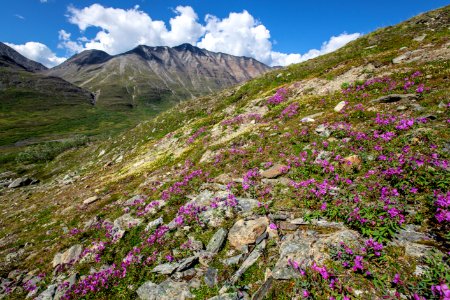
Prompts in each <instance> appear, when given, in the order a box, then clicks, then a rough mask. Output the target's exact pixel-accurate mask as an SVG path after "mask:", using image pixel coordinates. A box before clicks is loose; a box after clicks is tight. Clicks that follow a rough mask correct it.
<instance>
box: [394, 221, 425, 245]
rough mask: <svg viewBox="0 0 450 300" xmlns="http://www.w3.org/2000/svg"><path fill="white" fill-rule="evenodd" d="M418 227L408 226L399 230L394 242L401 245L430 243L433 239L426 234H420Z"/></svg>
mask: <svg viewBox="0 0 450 300" xmlns="http://www.w3.org/2000/svg"><path fill="white" fill-rule="evenodd" d="M419 229H420V227H419V226H416V225H411V224H408V225H406V226H405V227H404V228H403V229H401V230H400V231H399V232H398V233H397V234H396V235H395V239H394V242H396V243H399V244H403V243H406V242H413V243H417V242H430V241H433V238H432V237H431V236H429V235H428V234H427V233H424V232H420V231H419Z"/></svg>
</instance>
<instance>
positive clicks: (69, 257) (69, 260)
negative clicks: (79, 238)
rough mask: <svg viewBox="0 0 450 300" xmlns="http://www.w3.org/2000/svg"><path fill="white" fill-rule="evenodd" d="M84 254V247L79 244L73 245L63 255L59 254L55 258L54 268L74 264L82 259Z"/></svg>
mask: <svg viewBox="0 0 450 300" xmlns="http://www.w3.org/2000/svg"><path fill="white" fill-rule="evenodd" d="M82 252H83V246H82V245H79V244H77V245H73V246H72V247H70V248H69V249H67V250H66V251H65V252H63V253H57V254H56V255H55V257H54V258H53V268H54V267H56V266H58V265H67V264H73V263H74V262H76V261H77V260H78V259H79V258H80V255H81V253H82Z"/></svg>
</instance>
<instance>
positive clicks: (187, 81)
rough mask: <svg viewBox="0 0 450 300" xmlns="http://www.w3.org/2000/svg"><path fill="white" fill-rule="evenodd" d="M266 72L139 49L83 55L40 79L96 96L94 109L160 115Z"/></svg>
mask: <svg viewBox="0 0 450 300" xmlns="http://www.w3.org/2000/svg"><path fill="white" fill-rule="evenodd" d="M269 69H270V67H268V66H266V65H264V64H262V63H260V62H258V61H256V60H255V59H252V58H247V57H237V56H233V55H228V54H223V53H215V52H210V51H207V50H204V49H200V48H197V47H194V46H192V45H190V44H183V45H180V46H177V47H173V48H170V47H149V46H143V45H141V46H138V47H136V48H135V49H133V50H130V51H128V52H126V53H123V54H119V55H115V56H111V55H109V54H107V53H105V52H103V51H99V50H86V51H83V52H82V53H80V54H77V55H75V56H73V57H71V58H70V59H68V60H67V61H66V62H64V63H62V64H61V65H59V66H57V67H55V68H52V69H50V70H46V71H45V72H44V74H47V75H52V76H58V77H61V78H64V79H65V80H67V81H70V82H72V83H74V84H76V85H78V86H80V87H83V88H85V89H87V90H89V91H92V92H94V93H96V95H97V105H99V106H104V107H110V108H111V107H112V108H117V109H121V108H122V109H123V108H126V107H129V108H133V107H134V108H135V107H141V106H143V107H151V108H153V109H155V110H159V111H161V110H163V109H164V108H166V107H168V106H169V105H170V104H173V103H178V102H179V101H180V100H185V99H189V98H194V97H197V96H201V95H205V94H208V93H211V92H213V91H217V90H220V89H222V88H225V87H230V86H232V85H235V84H237V83H240V82H243V81H246V80H249V79H252V78H254V77H256V76H258V75H261V74H263V73H264V72H266V71H268V70H269Z"/></svg>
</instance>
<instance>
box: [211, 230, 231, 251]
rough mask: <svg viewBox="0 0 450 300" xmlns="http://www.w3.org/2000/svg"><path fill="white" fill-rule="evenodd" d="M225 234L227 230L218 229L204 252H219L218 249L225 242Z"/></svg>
mask: <svg viewBox="0 0 450 300" xmlns="http://www.w3.org/2000/svg"><path fill="white" fill-rule="evenodd" d="M227 234H228V230H226V229H225V228H220V229H219V230H217V231H216V233H214V235H213V236H212V238H211V239H210V240H209V243H208V245H207V246H206V251H209V252H211V253H217V252H219V250H220V248H221V247H222V245H223V243H224V242H225V239H226V238H227Z"/></svg>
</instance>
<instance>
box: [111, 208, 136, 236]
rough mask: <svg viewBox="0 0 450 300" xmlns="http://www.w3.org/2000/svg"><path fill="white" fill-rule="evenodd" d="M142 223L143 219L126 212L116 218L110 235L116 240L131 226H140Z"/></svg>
mask: <svg viewBox="0 0 450 300" xmlns="http://www.w3.org/2000/svg"><path fill="white" fill-rule="evenodd" d="M141 223H142V220H141V219H135V218H133V217H132V216H131V215H130V214H124V215H123V216H121V217H118V218H117V219H115V220H114V224H113V227H112V229H111V230H110V232H109V233H110V235H111V236H112V237H113V240H114V241H117V240H120V239H121V238H122V237H123V235H124V234H125V232H126V231H127V230H128V229H130V228H131V227H135V226H139V225H140V224H141Z"/></svg>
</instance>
